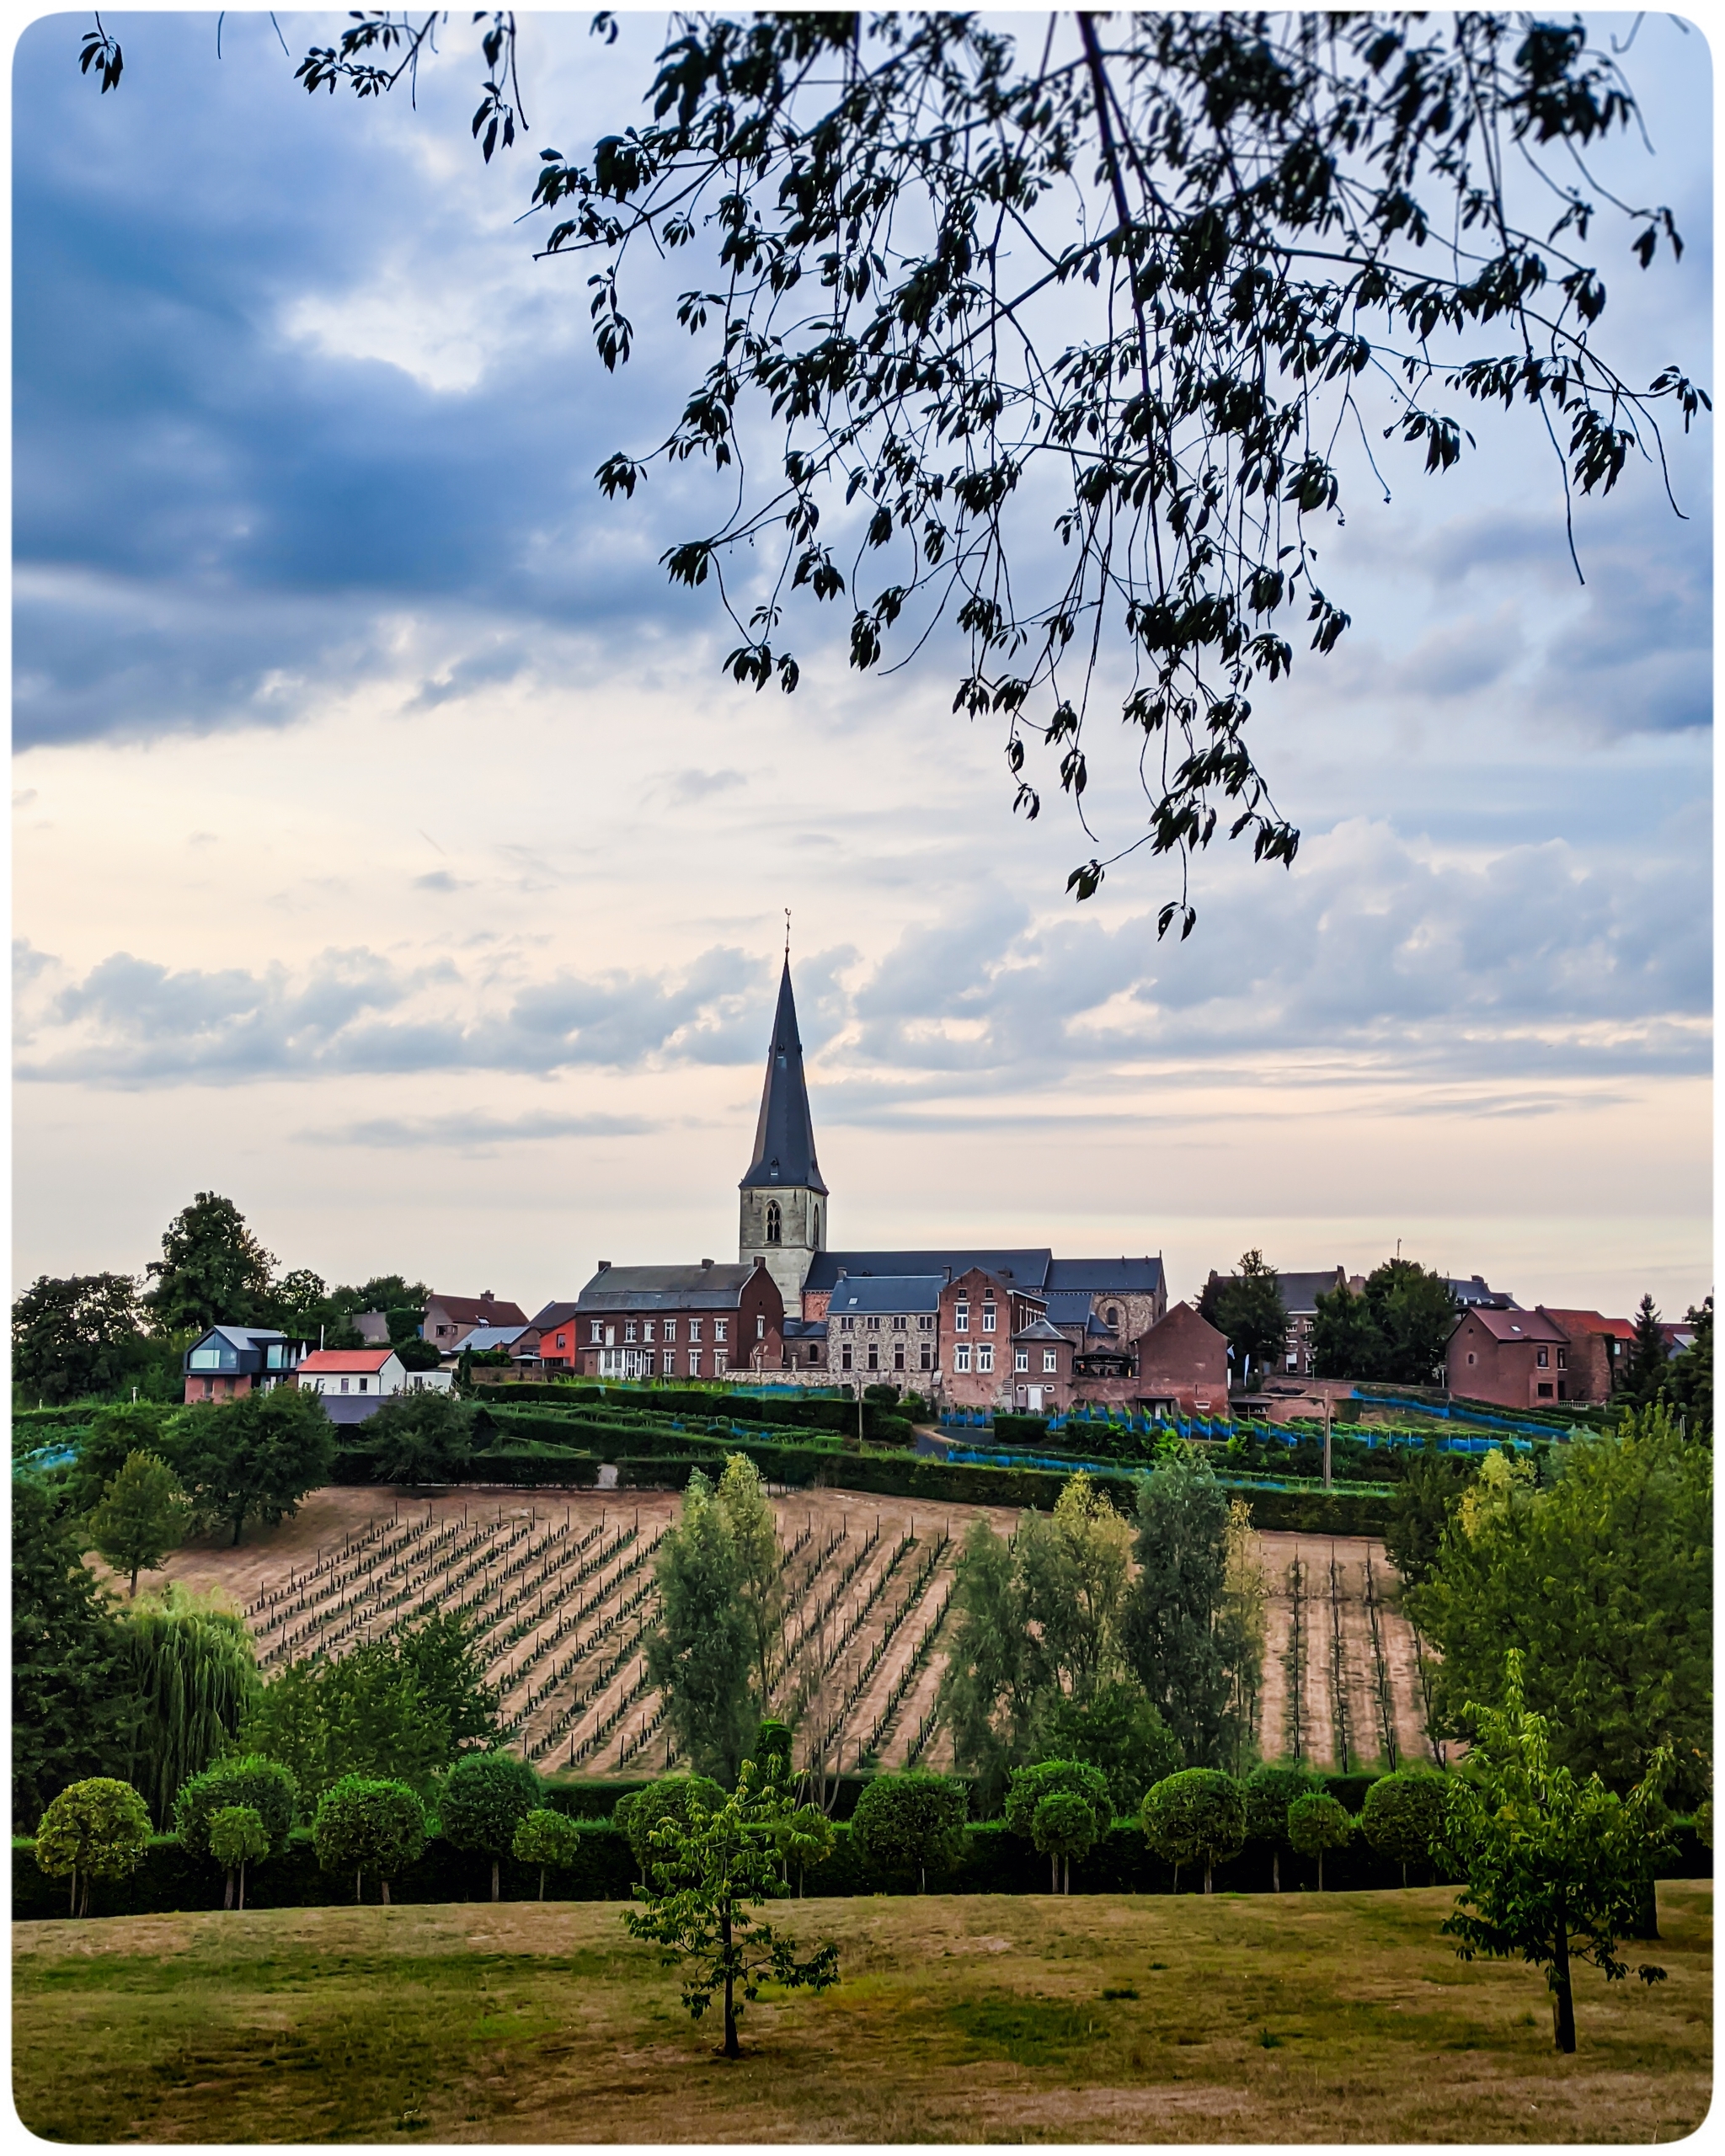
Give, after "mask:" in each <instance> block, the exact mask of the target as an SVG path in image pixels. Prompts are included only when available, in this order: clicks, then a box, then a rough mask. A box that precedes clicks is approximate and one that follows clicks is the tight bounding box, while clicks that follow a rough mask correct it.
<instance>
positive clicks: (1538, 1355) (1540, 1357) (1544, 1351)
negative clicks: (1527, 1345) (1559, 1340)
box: [1533, 1348, 1551, 1370]
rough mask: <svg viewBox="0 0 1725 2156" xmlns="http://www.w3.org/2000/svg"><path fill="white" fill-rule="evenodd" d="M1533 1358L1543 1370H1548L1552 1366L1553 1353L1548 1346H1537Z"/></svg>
mask: <svg viewBox="0 0 1725 2156" xmlns="http://www.w3.org/2000/svg"><path fill="white" fill-rule="evenodd" d="M1533 1358H1534V1360H1535V1362H1536V1363H1537V1364H1539V1366H1540V1368H1541V1369H1542V1370H1548V1369H1550V1368H1551V1350H1550V1348H1535V1350H1534V1353H1533Z"/></svg>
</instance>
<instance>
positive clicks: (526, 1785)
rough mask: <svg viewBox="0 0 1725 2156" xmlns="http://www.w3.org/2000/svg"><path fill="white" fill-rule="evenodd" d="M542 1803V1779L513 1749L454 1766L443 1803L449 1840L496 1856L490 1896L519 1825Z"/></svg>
mask: <svg viewBox="0 0 1725 2156" xmlns="http://www.w3.org/2000/svg"><path fill="white" fill-rule="evenodd" d="M538 1801H539V1777H538V1775H537V1774H535V1773H534V1771H533V1769H532V1768H531V1767H530V1766H529V1765H528V1764H527V1762H526V1760H525V1759H521V1758H516V1756H515V1753H513V1752H470V1753H468V1754H467V1757H466V1758H464V1759H457V1761H456V1763H455V1764H454V1765H453V1766H452V1767H451V1769H450V1770H449V1775H448V1779H447V1780H446V1781H445V1783H444V1785H443V1795H442V1798H441V1801H440V1802H439V1804H438V1807H437V1814H438V1824H439V1826H440V1827H441V1829H442V1832H443V1838H444V1839H445V1841H446V1842H449V1843H451V1844H452V1845H453V1846H454V1847H455V1848H457V1849H477V1850H478V1852H479V1853H480V1854H482V1855H483V1856H489V1858H490V1860H491V1898H492V1900H493V1901H496V1900H497V1898H498V1891H499V1876H498V1874H499V1865H501V1862H502V1860H503V1859H504V1858H505V1857H506V1856H507V1855H508V1854H510V1849H512V1848H513V1847H514V1844H515V1829H516V1828H517V1827H519V1826H520V1825H521V1822H522V1820H524V1819H525V1818H526V1817H527V1814H528V1813H529V1812H531V1811H533V1810H535V1809H536V1808H537V1805H538Z"/></svg>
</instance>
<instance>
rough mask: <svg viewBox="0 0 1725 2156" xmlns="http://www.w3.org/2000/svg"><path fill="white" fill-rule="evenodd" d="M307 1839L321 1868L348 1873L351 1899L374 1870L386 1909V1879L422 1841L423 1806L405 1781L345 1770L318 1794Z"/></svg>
mask: <svg viewBox="0 0 1725 2156" xmlns="http://www.w3.org/2000/svg"><path fill="white" fill-rule="evenodd" d="M312 1844H313V1846H314V1847H315V1849H317V1852H318V1863H319V1864H321V1865H323V1869H324V1870H326V1871H351V1872H352V1873H353V1875H354V1899H355V1901H356V1902H357V1901H360V1900H362V1899H363V1898H364V1892H365V1878H366V1873H367V1872H368V1871H375V1872H376V1873H377V1880H378V1884H379V1886H380V1887H381V1888H382V1898H383V1902H384V1905H385V1906H386V1908H387V1905H388V1902H389V1882H390V1881H391V1880H392V1879H393V1878H394V1877H395V1876H396V1874H397V1873H398V1871H400V1870H403V1868H404V1867H405V1866H406V1865H410V1864H412V1863H413V1862H414V1860H415V1858H416V1857H418V1855H419V1852H420V1850H421V1849H424V1848H425V1806H424V1805H423V1804H421V1803H420V1801H419V1798H418V1797H417V1796H415V1795H414V1791H413V1790H410V1789H409V1787H408V1785H407V1784H406V1783H405V1782H392V1781H382V1780H369V1779H368V1778H367V1777H366V1775H364V1774H344V1775H343V1776H342V1778H341V1780H339V1782H335V1783H334V1784H332V1785H331V1786H330V1787H329V1788H328V1789H327V1790H324V1792H323V1796H321V1797H320V1798H319V1799H318V1816H317V1817H316V1818H315V1819H314V1820H313V1821H312Z"/></svg>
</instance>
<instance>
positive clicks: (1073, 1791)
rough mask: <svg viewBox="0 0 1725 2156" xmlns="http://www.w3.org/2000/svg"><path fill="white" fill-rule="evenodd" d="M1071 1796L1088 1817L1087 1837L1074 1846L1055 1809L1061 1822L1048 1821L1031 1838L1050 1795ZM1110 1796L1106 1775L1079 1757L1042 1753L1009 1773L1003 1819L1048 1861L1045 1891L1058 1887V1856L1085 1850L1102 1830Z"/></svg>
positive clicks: (1072, 1833) (1072, 1831) (1071, 1831)
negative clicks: (1047, 1756)
mask: <svg viewBox="0 0 1725 2156" xmlns="http://www.w3.org/2000/svg"><path fill="white" fill-rule="evenodd" d="M1054 1796H1063V1797H1075V1798H1076V1800H1077V1801H1079V1802H1080V1803H1081V1804H1082V1805H1083V1806H1084V1807H1085V1809H1086V1811H1087V1812H1088V1814H1089V1817H1090V1838H1089V1839H1088V1840H1087V1841H1086V1842H1085V1844H1084V1847H1083V1848H1082V1849H1077V1848H1076V1845H1075V1844H1076V1838H1077V1830H1076V1827H1075V1826H1073V1825H1072V1824H1071V1822H1070V1820H1067V1816H1066V1814H1065V1813H1064V1812H1060V1813H1057V1814H1055V1818H1056V1819H1057V1820H1060V1821H1065V1822H1066V1823H1065V1824H1064V1825H1059V1826H1053V1827H1048V1828H1045V1829H1044V1839H1043V1840H1040V1841H1039V1840H1038V1839H1037V1827H1036V1822H1037V1820H1038V1818H1039V1817H1040V1816H1041V1812H1042V1807H1043V1806H1044V1804H1046V1803H1047V1802H1048V1801H1049V1798H1050V1797H1054ZM1113 1818H1114V1801H1113V1799H1112V1797H1111V1796H1110V1794H1109V1790H1108V1776H1107V1775H1106V1774H1103V1771H1102V1769H1100V1768H1099V1767H1092V1766H1091V1765H1089V1764H1087V1762H1086V1761H1084V1760H1081V1759H1043V1760H1039V1762H1038V1763H1037V1764H1036V1765H1035V1766H1033V1767H1020V1768H1019V1769H1017V1772H1016V1773H1015V1774H1013V1776H1012V1785H1011V1787H1010V1788H1009V1789H1008V1790H1007V1806H1006V1822H1007V1827H1008V1828H1010V1829H1011V1831H1012V1833H1015V1834H1021V1835H1023V1836H1024V1837H1025V1838H1026V1839H1027V1840H1028V1841H1030V1842H1032V1843H1033V1844H1035V1846H1036V1848H1037V1849H1039V1851H1040V1853H1041V1854H1043V1855H1044V1856H1045V1857H1047V1859H1048V1860H1049V1877H1050V1884H1049V1892H1050V1893H1055V1894H1058V1893H1059V1892H1060V1871H1059V1865H1060V1860H1061V1858H1062V1857H1067V1858H1070V1856H1071V1855H1079V1856H1087V1855H1088V1854H1089V1853H1090V1851H1091V1849H1092V1848H1093V1847H1094V1845H1095V1843H1096V1840H1097V1836H1098V1835H1100V1834H1103V1833H1107V1831H1108V1827H1109V1824H1110V1823H1111V1822H1112V1821H1113ZM1049 1834H1053V1835H1054V1836H1055V1838H1056V1839H1058V1841H1059V1842H1060V1847H1059V1848H1058V1849H1056V1848H1055V1845H1054V1843H1053V1842H1051V1841H1049V1839H1047V1838H1046V1837H1047V1835H1049Z"/></svg>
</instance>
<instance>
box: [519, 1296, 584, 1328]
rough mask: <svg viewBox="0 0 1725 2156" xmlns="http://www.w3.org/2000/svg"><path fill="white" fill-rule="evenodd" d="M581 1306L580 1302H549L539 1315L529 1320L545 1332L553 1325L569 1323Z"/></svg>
mask: <svg viewBox="0 0 1725 2156" xmlns="http://www.w3.org/2000/svg"><path fill="white" fill-rule="evenodd" d="M580 1307H581V1305H579V1303H547V1305H545V1307H544V1309H543V1310H541V1311H540V1313H539V1315H538V1316H537V1317H536V1318H531V1319H530V1320H529V1321H528V1322H529V1323H530V1324H532V1325H535V1326H537V1327H538V1329H539V1331H541V1332H544V1331H547V1329H548V1328H549V1327H551V1326H558V1325H567V1324H568V1323H569V1320H570V1319H571V1318H572V1317H573V1316H574V1315H575V1312H576V1311H577V1310H579V1309H580Z"/></svg>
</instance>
